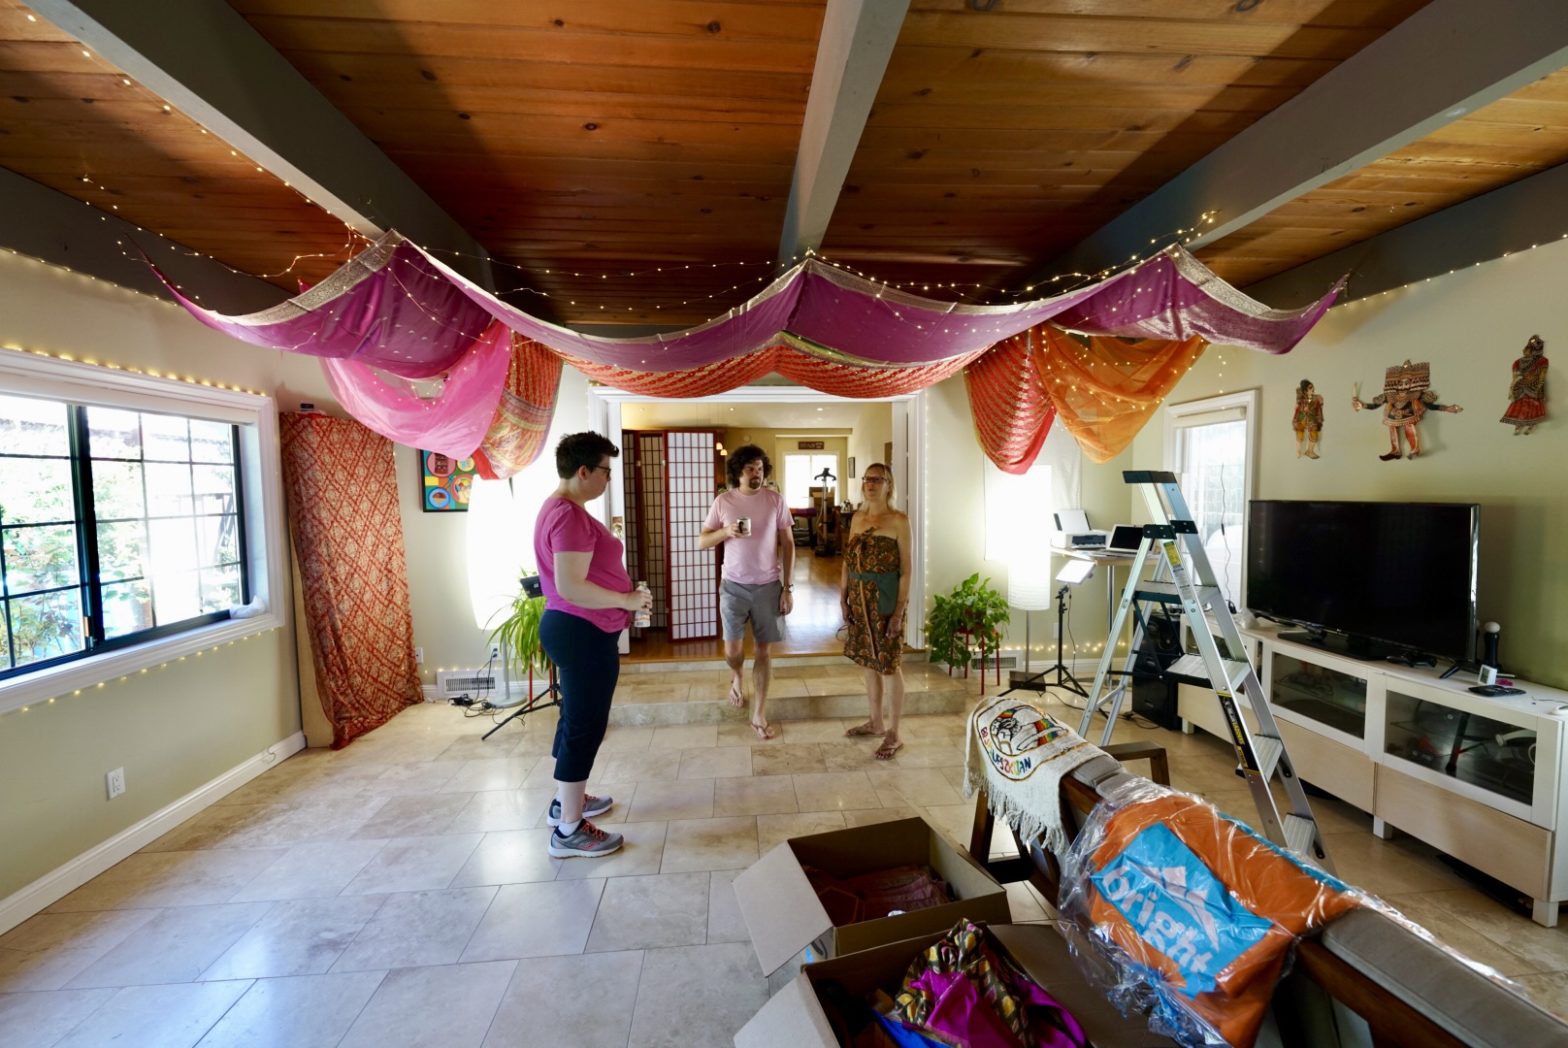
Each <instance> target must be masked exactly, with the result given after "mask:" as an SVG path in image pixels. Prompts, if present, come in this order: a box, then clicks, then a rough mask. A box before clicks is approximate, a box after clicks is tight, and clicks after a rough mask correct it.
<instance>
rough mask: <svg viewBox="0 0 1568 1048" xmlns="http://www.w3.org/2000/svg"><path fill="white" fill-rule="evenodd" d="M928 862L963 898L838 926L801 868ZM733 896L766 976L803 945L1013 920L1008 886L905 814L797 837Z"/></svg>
mask: <svg viewBox="0 0 1568 1048" xmlns="http://www.w3.org/2000/svg"><path fill="white" fill-rule="evenodd" d="M911 864H913V865H927V866H930V867H931V868H932V869H934V870H935V871H936V872H937V875H938V876H940V877H941V878H942V879H943V880H945V881H946V882H947V883H948V885H949V886H950V887H951V888H952V889H953V894H954V895H956V896H957V897H958V898H957V900H956V901H954V902H950V903H944V904H943V905H941V906H933V907H929V908H927V909H924V910H911V911H910V912H908V913H901V914H898V915H896V916H892V917H880V918H877V919H876V920H870V921H859V922H857V923H855V924H843V925H835V924H834V923H833V921H832V919H831V918H830V917H829V916H828V913H827V911H826V910H825V909H823V907H822V904H821V903H820V902H819V901H818V900H817V893H816V892H815V891H813V890H812V888H811V884H810V883H809V882H808V881H807V880H806V873H805V870H804V869H803V867H805V866H815V867H817V868H818V869H822V870H825V871H827V872H828V873H830V874H833V875H834V876H836V877H853V876H856V875H858V874H862V873H870V872H872V871H873V870H885V869H888V868H889V867H893V866H906V865H911ZM735 898H736V900H737V901H738V902H739V903H740V912H741V916H742V917H743V918H745V921H746V928H747V930H748V931H749V932H750V933H751V945H752V948H753V949H754V950H756V951H757V961H758V962H759V963H760V964H761V965H762V971H763V973H764V974H766V975H772V974H773V973H774V972H776V971H778V969H780V968H782V967H783V966H784V965H785V964H787V963H788V962H789V960H790V959H791V958H793V957H795V956H797V955H798V954H799V953H800V952H801V951H802V950H803V949H804V948H805V947H807V946H814V947H815V953H816V956H817V957H818V958H823V957H836V956H838V955H840V954H845V953H853V952H855V951H856V950H864V949H866V948H867V947H871V946H880V945H882V944H883V943H888V942H896V941H898V940H900V939H908V938H910V937H911V936H917V935H925V934H928V933H932V932H945V931H947V929H949V928H951V927H952V926H953V925H954V924H956V923H957V922H958V919H959V918H960V917H968V918H969V919H970V920H972V921H984V922H987V923H992V924H1005V923H1007V922H1008V921H1010V920H1011V919H1012V914H1011V912H1010V911H1009V910H1008V908H1007V891H1006V889H1004V888H1003V887H1002V886H1001V885H1000V884H997V883H996V880H995V879H994V878H993V877H992V876H991V875H990V874H989V873H986V872H985V870H984V868H982V867H981V866H980V864H979V863H977V862H975V861H974V860H973V859H972V858H970V857H969V855H968V854H967V853H965V852H963V851H960V850H959V849H957V848H955V847H953V846H952V845H951V844H949V843H948V842H947V841H946V840H945V839H943V837H942V834H941V833H940V832H938V831H937V830H936V829H935V828H933V827H932V826H931V825H930V824H929V823H927V822H926V821H925V820H924V819H900V820H898V821H896V822H881V823H874V824H872V825H870V826H856V827H854V828H852V829H847V830H833V831H831V832H829V833H815V834H811V835H810V836H806V837H792V838H790V839H789V840H787V841H785V842H784V843H783V844H780V845H778V846H777V847H776V848H774V849H773V850H772V851H770V852H768V854H766V855H764V856H763V857H762V858H761V859H759V860H758V861H757V862H756V863H755V864H754V865H753V866H752V867H751V868H750V869H748V870H746V872H744V873H742V874H741V875H740V876H738V877H736V878H735Z"/></svg>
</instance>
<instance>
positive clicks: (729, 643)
mask: <svg viewBox="0 0 1568 1048" xmlns="http://www.w3.org/2000/svg"><path fill="white" fill-rule="evenodd" d="M726 472H727V473H728V475H729V481H730V489H729V490H728V491H726V492H724V494H722V495H720V496H719V497H718V498H716V499H714V500H713V508H712V509H710V510H708V519H707V520H705V521H704V522H703V525H702V535H701V537H700V538H699V539H698V541H697V545H698V547H699V548H701V549H708V548H710V547H712V546H717V545H719V544H720V543H723V544H724V578H723V580H722V581H721V582H720V583H719V619H720V621H721V622H722V623H723V625H724V661H725V662H726V663H728V664H729V667H730V705H731V706H734V707H737V708H739V707H741V706H743V705H745V703H746V695H745V690H744V684H743V676H742V671H743V670H744V668H745V665H746V656H745V641H746V621H747V620H748V619H749V620H750V621H751V637H752V640H753V641H755V642H756V649H757V651H756V656H755V658H754V660H753V662H752V667H751V683H752V698H751V729H752V730H753V731H755V732H756V733H757V738H759V739H771V738H773V737H774V736H776V735H777V734H778V731H777V729H775V728H774V727H773V726H772V725H771V724H769V723H768V718H767V716H766V707H767V703H768V682H769V681H770V680H771V679H772V676H773V660H772V656H771V649H772V647H773V645H774V644H776V643H778V642H779V641H781V640H783V639H784V616H785V615H788V614H789V613H790V609H791V608H792V607H793V606H794V597H793V596H792V594H791V591H792V590H793V588H794V582H793V579H794V574H795V537H794V531H793V528H794V521H793V520H792V519H791V517H790V515H789V507H787V506H786V505H785V504H784V496H783V495H780V494H779V493H778V492H777V491H774V490H772V489H771V488H768V487H765V486H764V484H763V482H764V481H766V480H767V478H768V476H769V475H770V474H771V473H772V472H773V464H772V463H771V462H769V461H768V456H767V453H766V452H764V451H763V450H762V449H761V448H759V447H757V445H755V444H746V445H744V446H742V447H738V448H736V449H735V450H734V451H732V452H730V457H729V460H728V462H727V463H726Z"/></svg>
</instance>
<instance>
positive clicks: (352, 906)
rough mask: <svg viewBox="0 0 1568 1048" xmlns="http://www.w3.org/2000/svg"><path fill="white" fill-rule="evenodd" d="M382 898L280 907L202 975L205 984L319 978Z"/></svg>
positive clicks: (283, 904)
mask: <svg viewBox="0 0 1568 1048" xmlns="http://www.w3.org/2000/svg"><path fill="white" fill-rule="evenodd" d="M384 901H385V900H383V899H382V898H381V897H380V896H347V897H344V898H338V899H303V900H296V901H292V902H280V903H278V904H277V905H275V906H273V907H272V909H270V910H268V911H267V915H266V916H265V917H263V918H262V919H261V920H260V921H258V922H256V924H255V925H254V926H253V927H252V928H251V929H250V931H248V932H246V933H245V934H244V935H243V936H241V937H240V940H239V941H238V942H236V943H235V944H234V945H233V946H230V947H229V948H228V950H227V951H225V952H224V954H223V956H221V957H219V958H218V959H217V960H216V961H214V962H212V964H211V965H210V966H209V967H208V968H207V970H206V971H204V972H202V973H201V979H202V981H203V982H218V981H221V980H224V979H262V978H270V977H273V976H280V975H319V974H321V973H322V972H325V971H326V970H327V969H329V968H331V967H332V965H333V962H335V961H336V960H337V959H338V957H339V956H341V955H342V953H343V951H344V950H346V949H347V948H348V945H349V943H351V942H353V941H354V937H355V936H356V935H358V934H359V933H360V931H361V930H362V929H363V928H364V927H365V925H366V923H367V922H368V921H369V920H370V919H371V918H372V917H374V916H375V915H376V911H378V910H380V909H381V906H382V903H383V902H384Z"/></svg>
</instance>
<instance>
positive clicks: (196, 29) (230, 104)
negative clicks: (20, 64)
mask: <svg viewBox="0 0 1568 1048" xmlns="http://www.w3.org/2000/svg"><path fill="white" fill-rule="evenodd" d="M29 5H30V6H31V7H32V9H33V10H35V11H37V12H38V13H39V14H40V15H42V16H43V17H44V18H47V19H49V21H51V22H53V23H54V24H55V25H57V26H59V27H60V28H61V29H63V30H65V31H66V32H67V33H70V34H72V35H73V36H75V37H76V38H77V39H78V40H80V41H81V42H82V43H83V44H85V45H86V46H87V47H88V48H90V49H91V50H93V51H96V52H97V53H98V54H99V55H101V56H103V58H104V59H105V60H106V61H107V62H109V63H111V64H112V65H114V66H115V67H116V68H118V69H119V70H121V71H122V72H124V73H125V75H126V76H128V77H130V78H131V79H133V80H135V81H136V82H137V83H139V84H141V85H142V86H143V87H145V88H147V89H148V90H150V91H152V92H153V93H154V94H157V95H158V96H159V97H161V98H163V99H164V101H166V102H168V103H169V104H170V105H171V106H173V107H174V108H176V109H178V110H180V112H182V113H184V114H185V115H186V116H189V117H190V118H191V119H193V120H195V121H196V122H197V123H199V124H200V125H201V126H202V127H205V128H206V129H207V130H208V131H210V132H212V133H213V134H215V135H217V136H218V137H219V138H221V139H223V140H224V141H225V142H227V143H229V145H231V146H233V147H234V148H235V149H237V150H239V151H240V152H241V153H243V154H244V155H245V156H247V157H249V158H250V159H251V160H253V161H255V162H256V163H257V164H258V165H260V166H261V167H263V168H265V169H266V170H268V171H270V172H271V173H272V174H274V175H276V176H277V177H278V178H280V179H282V180H284V181H285V182H287V183H289V185H291V186H292V187H294V188H295V189H297V190H299V191H300V192H301V193H303V194H304V195H305V196H306V197H308V198H309V199H311V200H312V201H314V202H315V203H317V204H319V205H320V206H321V207H322V208H324V209H325V210H326V211H327V212H328V213H330V214H332V215H333V216H334V217H336V218H338V219H340V220H341V221H343V222H344V223H346V224H348V225H349V226H352V227H353V228H354V229H356V230H358V231H359V232H361V233H363V234H364V235H366V236H368V237H375V236H377V235H379V234H380V233H382V232H384V231H385V230H387V229H396V230H397V231H398V232H400V233H402V234H403V235H404V236H406V237H408V238H409V239H411V240H413V241H415V242H416V243H419V244H421V245H423V246H424V247H426V248H429V249H432V250H435V251H438V252H441V254H442V260H443V261H445V262H446V263H447V264H448V265H451V266H452V267H453V268H454V269H456V270H458V271H459V272H462V273H463V274H464V275H465V276H467V277H469V278H470V279H472V280H474V281H476V282H478V283H480V284H481V285H483V286H484V287H486V288H488V289H491V290H493V289H494V287H495V284H494V281H493V279H492V277H491V274H490V263H489V254H488V252H486V251H485V249H484V248H483V247H482V246H481V245H480V244H479V243H478V242H477V241H475V240H474V238H473V237H472V236H470V235H469V234H468V232H467V231H466V230H465V229H464V228H463V227H462V226H460V225H458V223H457V222H456V220H454V219H453V218H452V217H451V216H450V215H448V214H447V213H446V211H444V210H443V209H442V208H441V207H440V206H439V205H438V204H437V203H436V202H435V201H434V200H432V199H431V198H430V197H429V195H428V194H426V193H425V191H424V190H423V189H421V188H420V187H419V186H418V184H416V183H415V182H414V181H413V179H411V178H409V177H408V175H406V174H404V173H403V170H402V169H401V168H399V167H398V166H397V165H396V164H394V163H393V162H392V161H391V160H390V159H389V158H388V157H387V155H386V154H385V153H383V152H382V151H381V149H380V148H379V147H378V146H376V144H375V143H374V142H372V141H371V140H370V139H369V138H367V137H366V136H365V134H364V132H362V131H360V130H359V128H358V127H356V126H355V125H354V124H353V123H351V122H350V121H349V119H348V118H347V117H346V116H344V115H343V114H342V113H341V112H339V111H338V110H337V109H336V108H335V107H334V106H333V105H332V104H331V103H330V102H328V101H327V100H326V98H325V97H324V96H323V95H322V94H321V92H319V91H317V90H316V88H315V87H314V86H313V85H312V84H311V83H310V81H308V80H306V79H305V77H304V76H302V75H301V74H300V73H299V71H298V70H296V69H295V68H294V67H293V66H292V65H290V64H289V63H288V60H287V59H285V58H284V57H283V56H282V55H281V54H279V53H278V52H277V50H275V49H274V48H273V47H272V45H270V44H268V43H267V41H266V40H265V39H263V38H262V36H261V34H259V33H257V32H256V30H254V29H253V28H251V26H250V23H248V22H246V21H245V19H244V18H242V17H241V16H240V15H239V14H238V13H237V12H236V11H235V10H234V9H233V8H232V7H230V6H229V5H228V4H226V3H212V2H204V0H184V2H162V3H148V2H142V3H125V2H123V0H29Z"/></svg>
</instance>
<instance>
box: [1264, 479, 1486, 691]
mask: <svg viewBox="0 0 1568 1048" xmlns="http://www.w3.org/2000/svg"><path fill="white" fill-rule="evenodd" d="M1247 525H1248V526H1247V607H1248V608H1250V609H1251V610H1252V611H1254V612H1256V613H1258V614H1261V615H1266V616H1268V617H1269V618H1272V619H1279V620H1283V621H1286V622H1292V623H1296V624H1298V625H1302V626H1306V627H1308V628H1309V635H1308V636H1306V637H1295V638H1292V639H1303V640H1308V641H1309V642H1312V643H1316V644H1318V645H1320V646H1322V647H1326V648H1329V649H1331V650H1335V651H1341V652H1344V653H1345V654H1348V655H1351V656H1353V657H1356V658H1363V659H1381V658H1387V657H1389V656H1399V655H1411V654H1421V655H1429V656H1436V657H1440V658H1447V659H1453V660H1455V661H1456V662H1469V661H1470V660H1471V659H1473V658H1474V656H1475V629H1476V621H1475V620H1476V611H1475V594H1476V579H1477V550H1478V542H1479V535H1480V526H1481V507H1480V506H1478V505H1475V504H1473V503H1446V502H1427V503H1419V502H1306V501H1299V502H1298V501H1280V500H1255V501H1253V502H1252V503H1251V505H1250V507H1249V512H1248V518H1247Z"/></svg>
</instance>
